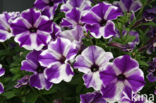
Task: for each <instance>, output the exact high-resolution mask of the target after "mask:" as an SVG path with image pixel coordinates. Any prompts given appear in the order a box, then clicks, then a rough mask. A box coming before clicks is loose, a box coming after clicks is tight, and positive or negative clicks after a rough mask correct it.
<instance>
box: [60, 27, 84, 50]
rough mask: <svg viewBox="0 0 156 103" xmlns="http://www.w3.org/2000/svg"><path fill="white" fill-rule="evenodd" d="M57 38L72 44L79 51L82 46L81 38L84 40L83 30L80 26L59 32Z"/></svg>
mask: <svg viewBox="0 0 156 103" xmlns="http://www.w3.org/2000/svg"><path fill="white" fill-rule="evenodd" d="M59 36H60V37H62V38H66V39H68V40H70V41H71V42H74V43H75V44H76V45H77V48H78V49H80V48H81V45H82V38H84V33H83V28H82V27H81V26H76V27H74V28H73V29H71V30H65V31H63V32H61V33H60V34H59Z"/></svg>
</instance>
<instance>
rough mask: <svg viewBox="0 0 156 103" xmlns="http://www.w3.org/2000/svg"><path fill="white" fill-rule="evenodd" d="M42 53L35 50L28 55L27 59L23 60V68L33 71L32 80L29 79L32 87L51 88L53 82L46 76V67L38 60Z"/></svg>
mask: <svg viewBox="0 0 156 103" xmlns="http://www.w3.org/2000/svg"><path fill="white" fill-rule="evenodd" d="M40 53H41V51H35V50H34V51H32V52H30V53H29V54H28V55H27V56H26V60H24V61H22V67H21V70H25V71H28V72H32V73H33V74H32V75H31V76H30V80H29V83H30V85H31V86H32V87H35V88H37V89H39V90H41V89H46V90H49V89H50V88H51V87H52V83H50V82H49V81H48V80H47V79H46V78H45V76H44V71H45V67H42V66H41V65H40V64H39V62H38V58H39V55H40ZM24 79H25V78H24ZM22 82H23V81H22Z"/></svg>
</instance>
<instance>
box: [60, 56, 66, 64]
mask: <svg viewBox="0 0 156 103" xmlns="http://www.w3.org/2000/svg"><path fill="white" fill-rule="evenodd" d="M65 60H66V57H65V56H62V57H61V58H60V60H59V61H60V62H61V64H64V62H65Z"/></svg>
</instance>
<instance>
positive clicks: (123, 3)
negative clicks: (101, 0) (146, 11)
mask: <svg viewBox="0 0 156 103" xmlns="http://www.w3.org/2000/svg"><path fill="white" fill-rule="evenodd" d="M114 4H115V5H117V6H118V7H119V9H120V10H121V11H122V12H125V11H127V12H132V11H133V12H136V11H138V10H139V9H140V8H141V7H142V4H141V2H140V0H120V1H117V2H115V3H114Z"/></svg>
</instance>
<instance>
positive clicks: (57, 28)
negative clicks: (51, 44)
mask: <svg viewBox="0 0 156 103" xmlns="http://www.w3.org/2000/svg"><path fill="white" fill-rule="evenodd" d="M61 32H62V31H61V28H60V26H58V25H57V24H55V23H53V24H52V32H51V33H50V35H51V38H52V40H56V39H57V37H58V36H59V35H60V33H61Z"/></svg>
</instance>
